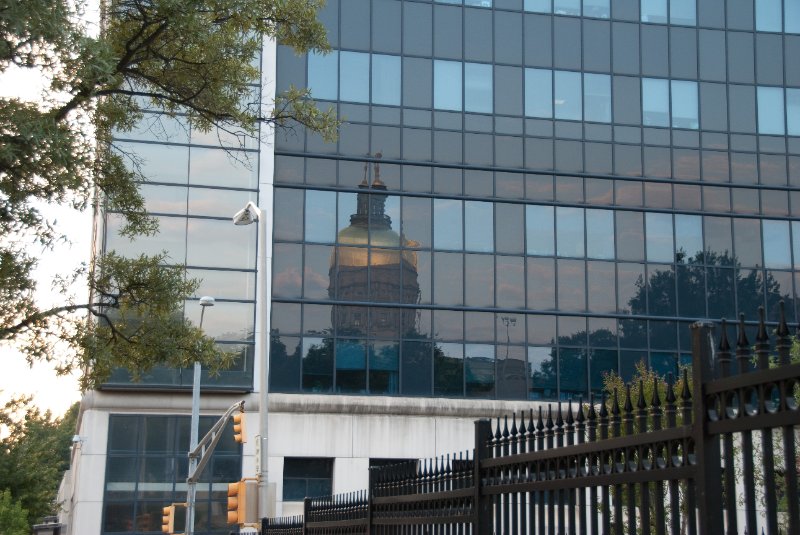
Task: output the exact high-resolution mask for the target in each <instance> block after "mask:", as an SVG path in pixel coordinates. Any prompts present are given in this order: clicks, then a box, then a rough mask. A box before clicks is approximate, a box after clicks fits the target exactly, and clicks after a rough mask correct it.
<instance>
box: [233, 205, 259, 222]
mask: <svg viewBox="0 0 800 535" xmlns="http://www.w3.org/2000/svg"><path fill="white" fill-rule="evenodd" d="M259 217H261V210H259V209H258V206H256V205H255V203H254V202H253V201H250V202H248V203H247V205H246V206H245V207H244V208H242V209H241V210H239V211H238V212H236V214H234V216H233V224H234V225H249V224H251V223H254V222H256V221H258V218H259Z"/></svg>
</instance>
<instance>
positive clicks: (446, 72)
mask: <svg viewBox="0 0 800 535" xmlns="http://www.w3.org/2000/svg"><path fill="white" fill-rule="evenodd" d="M433 107H434V108H436V109H439V110H454V111H461V63H460V62H458V61H443V60H434V62H433Z"/></svg>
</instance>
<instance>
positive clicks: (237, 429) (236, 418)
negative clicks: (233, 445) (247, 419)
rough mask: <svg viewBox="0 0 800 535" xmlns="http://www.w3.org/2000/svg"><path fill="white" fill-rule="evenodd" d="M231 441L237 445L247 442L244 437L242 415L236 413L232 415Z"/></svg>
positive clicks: (241, 413)
mask: <svg viewBox="0 0 800 535" xmlns="http://www.w3.org/2000/svg"><path fill="white" fill-rule="evenodd" d="M233 440H235V441H236V442H237V443H239V444H243V443H244V442H247V438H246V437H245V436H244V413H243V412H237V413H236V414H234V415H233Z"/></svg>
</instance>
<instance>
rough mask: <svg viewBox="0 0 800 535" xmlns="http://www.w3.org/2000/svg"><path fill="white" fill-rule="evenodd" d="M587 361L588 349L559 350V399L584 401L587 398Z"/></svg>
mask: <svg viewBox="0 0 800 535" xmlns="http://www.w3.org/2000/svg"><path fill="white" fill-rule="evenodd" d="M586 360H587V359H586V349H577V348H559V350H558V372H559V377H560V378H561V387H560V389H559V399H579V398H580V399H583V398H584V397H585V396H586V390H587V383H586V379H587V377H586V375H587V373H586V364H587V363H586Z"/></svg>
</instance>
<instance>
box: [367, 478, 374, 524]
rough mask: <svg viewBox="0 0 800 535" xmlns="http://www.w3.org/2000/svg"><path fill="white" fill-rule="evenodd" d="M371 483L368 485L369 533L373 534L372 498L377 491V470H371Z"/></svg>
mask: <svg viewBox="0 0 800 535" xmlns="http://www.w3.org/2000/svg"><path fill="white" fill-rule="evenodd" d="M368 474H369V483H368V484H367V533H372V498H373V496H374V494H373V491H374V489H375V468H372V467H370V469H369V472H368Z"/></svg>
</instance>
